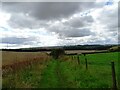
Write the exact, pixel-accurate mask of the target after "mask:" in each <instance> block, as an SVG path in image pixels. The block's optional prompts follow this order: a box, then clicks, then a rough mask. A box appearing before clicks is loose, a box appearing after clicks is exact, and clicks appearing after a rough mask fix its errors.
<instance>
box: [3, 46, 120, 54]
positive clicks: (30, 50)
mask: <svg viewBox="0 0 120 90" xmlns="http://www.w3.org/2000/svg"><path fill="white" fill-rule="evenodd" d="M117 47H118V45H71V46H51V47H33V48H20V49H1V50H2V51H17V52H40V51H51V50H52V49H56V48H63V49H65V50H110V51H112V50H113V51H114V50H119V49H118V48H117ZM119 47H120V45H119Z"/></svg>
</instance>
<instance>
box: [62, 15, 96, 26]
mask: <svg viewBox="0 0 120 90" xmlns="http://www.w3.org/2000/svg"><path fill="white" fill-rule="evenodd" d="M93 22H94V20H93V18H92V16H84V17H75V18H73V19H70V20H69V21H67V22H65V23H64V24H65V25H69V26H71V27H75V28H80V27H85V26H88V25H89V24H92V23H93Z"/></svg>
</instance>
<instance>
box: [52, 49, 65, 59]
mask: <svg viewBox="0 0 120 90" xmlns="http://www.w3.org/2000/svg"><path fill="white" fill-rule="evenodd" d="M64 54H65V51H64V49H61V48H59V49H53V50H52V51H51V53H50V55H51V56H52V57H53V58H54V59H58V58H59V57H60V56H62V55H64Z"/></svg>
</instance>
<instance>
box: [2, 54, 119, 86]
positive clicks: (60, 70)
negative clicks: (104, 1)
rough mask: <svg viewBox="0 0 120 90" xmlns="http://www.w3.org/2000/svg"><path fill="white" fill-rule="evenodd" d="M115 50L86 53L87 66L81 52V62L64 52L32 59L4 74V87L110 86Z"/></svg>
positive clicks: (116, 62) (115, 60) (116, 57)
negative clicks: (52, 56)
mask: <svg viewBox="0 0 120 90" xmlns="http://www.w3.org/2000/svg"><path fill="white" fill-rule="evenodd" d="M118 54H120V53H118V52H113V53H100V54H88V55H86V58H87V61H88V69H87V70H86V68H85V56H84V55H79V59H80V65H79V64H78V62H77V57H76V56H74V57H73V56H65V57H64V58H61V59H59V60H54V59H50V58H47V59H49V60H47V61H45V60H43V62H42V63H41V62H37V63H33V64H32V65H30V66H28V67H25V68H24V69H21V70H19V71H16V72H14V73H9V74H8V75H7V76H5V77H3V88H5V87H8V88H9V87H15V88H20V87H21V88H111V87H112V72H111V61H114V62H115V69H116V74H117V81H118ZM22 55H23V54H22ZM42 56H43V55H42ZM31 57H32V56H31ZM44 57H45V55H44ZM39 59H40V58H39Z"/></svg>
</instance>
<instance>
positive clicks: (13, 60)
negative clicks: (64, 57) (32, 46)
mask: <svg viewBox="0 0 120 90" xmlns="http://www.w3.org/2000/svg"><path fill="white" fill-rule="evenodd" d="M46 60H50V57H49V56H48V55H47V54H46V53H42V52H2V73H3V76H6V75H7V74H8V73H14V72H16V71H17V70H20V69H23V68H25V67H27V66H31V65H33V64H34V63H44V62H46Z"/></svg>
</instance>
